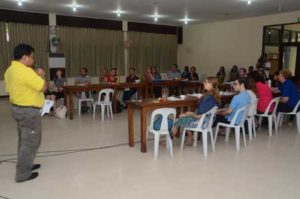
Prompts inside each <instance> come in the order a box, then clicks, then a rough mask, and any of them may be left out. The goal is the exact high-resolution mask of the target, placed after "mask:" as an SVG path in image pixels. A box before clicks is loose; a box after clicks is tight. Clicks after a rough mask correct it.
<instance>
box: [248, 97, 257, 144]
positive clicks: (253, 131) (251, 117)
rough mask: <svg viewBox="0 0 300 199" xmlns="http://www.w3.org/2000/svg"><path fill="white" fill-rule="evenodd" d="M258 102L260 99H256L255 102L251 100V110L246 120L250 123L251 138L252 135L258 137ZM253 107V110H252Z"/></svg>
mask: <svg viewBox="0 0 300 199" xmlns="http://www.w3.org/2000/svg"><path fill="white" fill-rule="evenodd" d="M257 102H258V99H256V100H255V101H254V102H251V105H250V106H249V111H248V114H247V116H246V121H247V124H248V133H249V140H252V137H254V138H255V137H256V129H255V117H254V116H255V113H256V108H257ZM250 109H252V110H250Z"/></svg>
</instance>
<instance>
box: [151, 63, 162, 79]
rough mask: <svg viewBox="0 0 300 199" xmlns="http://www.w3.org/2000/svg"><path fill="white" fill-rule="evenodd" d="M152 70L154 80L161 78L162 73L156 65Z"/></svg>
mask: <svg viewBox="0 0 300 199" xmlns="http://www.w3.org/2000/svg"><path fill="white" fill-rule="evenodd" d="M151 72H152V75H153V78H154V80H161V76H160V73H159V72H158V71H157V69H156V67H154V66H152V67H151Z"/></svg>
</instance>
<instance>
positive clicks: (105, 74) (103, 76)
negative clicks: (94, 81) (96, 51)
mask: <svg viewBox="0 0 300 199" xmlns="http://www.w3.org/2000/svg"><path fill="white" fill-rule="evenodd" d="M109 75H110V74H109V72H108V69H107V68H104V69H103V72H102V74H101V76H100V78H99V82H105V80H106V79H108V77H109Z"/></svg>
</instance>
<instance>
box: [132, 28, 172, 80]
mask: <svg viewBox="0 0 300 199" xmlns="http://www.w3.org/2000/svg"><path fill="white" fill-rule="evenodd" d="M128 40H129V42H130V46H129V67H135V68H136V69H137V72H138V73H139V74H144V72H145V70H146V69H145V68H146V67H147V66H156V67H157V69H158V71H159V72H166V71H167V70H168V69H169V67H170V66H171V64H174V63H177V36H176V35H169V34H156V33H144V32H128Z"/></svg>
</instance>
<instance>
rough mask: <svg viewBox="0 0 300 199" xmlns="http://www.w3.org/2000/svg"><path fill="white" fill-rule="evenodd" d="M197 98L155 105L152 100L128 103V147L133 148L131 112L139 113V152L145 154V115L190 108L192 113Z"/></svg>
mask: <svg viewBox="0 0 300 199" xmlns="http://www.w3.org/2000/svg"><path fill="white" fill-rule="evenodd" d="M198 100H199V99H198V98H196V97H186V98H185V99H184V100H178V101H169V100H167V101H166V102H160V103H155V102H153V99H145V100H139V101H129V102H128V103H127V106H128V139H129V146H130V147H134V123H133V111H134V109H138V110H139V111H140V115H141V118H140V122H141V129H140V132H141V152H142V153H146V152H147V141H146V128H147V114H148V113H149V112H150V111H153V110H155V109H158V108H167V107H168V108H180V107H190V108H191V111H194V110H195V109H196V106H197V102H198Z"/></svg>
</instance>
